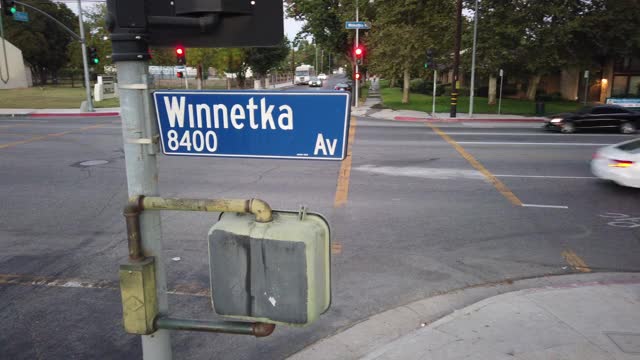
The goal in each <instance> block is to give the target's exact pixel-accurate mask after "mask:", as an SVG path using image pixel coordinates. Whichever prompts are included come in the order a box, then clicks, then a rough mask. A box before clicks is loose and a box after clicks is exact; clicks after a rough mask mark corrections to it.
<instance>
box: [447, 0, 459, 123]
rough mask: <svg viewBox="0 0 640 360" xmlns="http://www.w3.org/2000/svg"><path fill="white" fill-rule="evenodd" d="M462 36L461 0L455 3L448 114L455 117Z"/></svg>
mask: <svg viewBox="0 0 640 360" xmlns="http://www.w3.org/2000/svg"><path fill="white" fill-rule="evenodd" d="M461 37H462V0H457V5H456V39H455V49H454V54H453V84H452V85H451V112H450V114H449V116H451V117H452V118H454V117H456V112H457V110H458V109H457V108H458V71H459V67H460V38H461Z"/></svg>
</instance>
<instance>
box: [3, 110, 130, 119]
mask: <svg viewBox="0 0 640 360" xmlns="http://www.w3.org/2000/svg"><path fill="white" fill-rule="evenodd" d="M114 116H120V113H119V112H117V111H110V112H82V113H77V112H75V113H16V114H0V117H3V118H7V117H10V118H13V117H31V118H53V117H114Z"/></svg>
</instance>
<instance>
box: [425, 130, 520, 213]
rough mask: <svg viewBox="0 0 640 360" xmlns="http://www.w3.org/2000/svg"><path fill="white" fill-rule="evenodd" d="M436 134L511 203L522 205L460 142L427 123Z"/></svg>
mask: <svg viewBox="0 0 640 360" xmlns="http://www.w3.org/2000/svg"><path fill="white" fill-rule="evenodd" d="M427 126H429V127H430V128H431V129H432V130H433V131H434V132H435V133H436V134H438V135H440V137H441V138H443V139H444V141H446V142H448V143H449V145H451V146H453V148H454V149H456V151H458V153H459V154H460V155H461V156H462V157H463V158H464V159H465V160H467V161H468V162H469V164H471V166H473V167H474V168H475V169H476V170H478V171H479V172H480V173H481V174H482V175H484V177H485V178H487V180H489V182H490V183H491V184H492V185H493V186H494V187H495V188H496V189H497V190H498V191H499V192H500V194H502V196H504V197H505V198H506V199H507V200H509V201H510V202H511V203H512V204H513V205H516V206H522V201H520V199H518V197H517V196H516V195H515V194H514V193H513V192H511V190H509V188H508V187H507V185H505V184H504V183H503V182H502V181H500V179H498V178H497V177H495V176H494V175H493V174H492V173H491V172H490V171H489V170H487V168H485V167H484V166H483V165H482V164H481V163H480V162H479V161H478V160H476V158H475V157H473V155H471V154H470V153H468V152H467V151H466V150H465V149H464V148H463V147H462V146H460V144H458V143H457V142H456V141H455V140H453V139H452V138H451V137H450V136H449V135H447V134H446V133H445V132H444V131H442V130H440V129H439V128H438V127H437V126H435V125H433V124H430V123H427Z"/></svg>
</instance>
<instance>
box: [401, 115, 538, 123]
mask: <svg viewBox="0 0 640 360" xmlns="http://www.w3.org/2000/svg"><path fill="white" fill-rule="evenodd" d="M393 120H395V121H415V122H434V123H460V122H521V123H543V122H544V121H545V119H543V118H419V117H412V116H396V117H394V118H393Z"/></svg>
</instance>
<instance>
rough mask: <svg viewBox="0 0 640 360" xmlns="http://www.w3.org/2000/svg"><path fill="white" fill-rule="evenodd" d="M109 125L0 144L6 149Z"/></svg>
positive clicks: (1, 147)
mask: <svg viewBox="0 0 640 360" xmlns="http://www.w3.org/2000/svg"><path fill="white" fill-rule="evenodd" d="M107 125H108V124H97V125H91V126H85V127H82V128H79V129H74V130H69V131H63V132H59V133H53V134H46V135H40V136H34V137H31V138H28V139H25V140H19V141H14V142H10V143H6V144H0V149H6V148H10V147H14V146H17V145H22V144H28V143H32V142H34V141H39V140H44V139H48V138H52V137H58V136H64V135H67V134H71V133H73V132H78V131H84V130H89V129H96V128H101V127H103V126H107Z"/></svg>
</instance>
